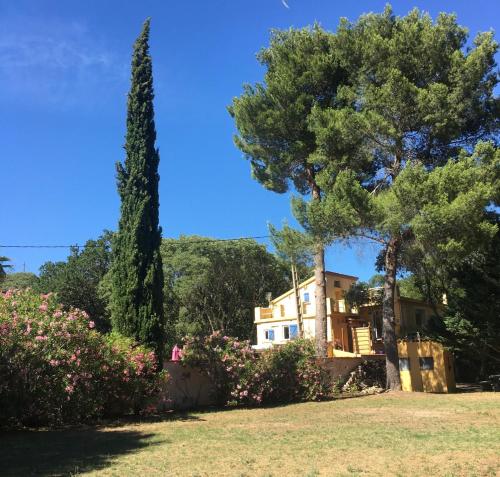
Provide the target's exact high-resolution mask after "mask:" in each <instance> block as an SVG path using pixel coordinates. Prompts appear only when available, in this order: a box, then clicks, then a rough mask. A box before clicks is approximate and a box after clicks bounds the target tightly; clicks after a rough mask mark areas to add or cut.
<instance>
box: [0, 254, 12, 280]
mask: <svg viewBox="0 0 500 477" xmlns="http://www.w3.org/2000/svg"><path fill="white" fill-rule="evenodd" d="M6 262H10V258H9V257H3V256H1V257H0V283H1V282H3V281H4V280H5V277H6V276H7V272H6V271H5V269H6V268H12V265H9V264H8V263H6Z"/></svg>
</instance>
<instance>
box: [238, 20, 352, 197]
mask: <svg viewBox="0 0 500 477" xmlns="http://www.w3.org/2000/svg"><path fill="white" fill-rule="evenodd" d="M258 60H259V62H260V63H261V65H263V66H264V67H265V68H266V74H265V76H264V81H263V83H258V84H257V85H256V86H255V87H252V86H250V85H245V89H244V93H243V94H242V95H241V97H239V98H234V99H233V103H232V105H231V106H230V108H229V112H230V113H231V115H232V116H233V117H234V119H235V121H236V126H237V128H238V132H239V135H238V136H237V137H236V138H235V143H236V145H237V147H238V148H239V149H240V150H241V151H243V153H244V154H245V157H246V158H247V159H249V160H250V162H251V165H252V171H253V174H254V177H255V178H256V179H257V180H258V181H259V182H260V183H261V184H262V185H263V186H264V187H266V188H267V189H270V190H274V191H276V192H285V191H287V190H288V188H289V185H290V183H292V184H293V185H294V187H295V189H296V190H297V191H299V192H300V193H301V194H306V193H308V192H310V191H311V182H312V181H313V180H314V173H315V167H314V157H313V156H314V153H315V152H316V149H317V145H316V138H315V135H314V133H313V132H312V131H311V130H310V128H309V116H310V114H311V112H312V110H313V108H314V107H327V106H328V105H330V104H332V102H333V101H334V100H335V97H336V94H337V85H338V83H339V82H340V81H341V80H342V79H343V76H344V72H343V70H342V69H341V68H340V67H339V65H338V61H337V60H336V58H335V57H334V55H333V54H332V48H331V37H330V36H329V35H328V34H327V33H326V32H325V31H324V30H322V29H321V28H320V27H319V26H318V25H315V26H314V27H313V28H304V29H301V30H294V29H290V30H285V31H279V30H273V32H272V35H271V41H270V45H269V47H268V48H264V49H262V50H261V51H260V53H259V55H258Z"/></svg>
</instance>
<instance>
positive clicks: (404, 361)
mask: <svg viewBox="0 0 500 477" xmlns="http://www.w3.org/2000/svg"><path fill="white" fill-rule="evenodd" d="M399 370H400V371H410V358H399Z"/></svg>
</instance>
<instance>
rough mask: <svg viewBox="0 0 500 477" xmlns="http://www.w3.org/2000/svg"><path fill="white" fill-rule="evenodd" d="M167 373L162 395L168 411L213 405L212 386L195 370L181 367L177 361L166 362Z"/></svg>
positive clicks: (206, 378)
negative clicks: (165, 400)
mask: <svg viewBox="0 0 500 477" xmlns="http://www.w3.org/2000/svg"><path fill="white" fill-rule="evenodd" d="M163 366H164V369H165V370H166V371H167V372H168V380H167V382H166V383H165V387H164V393H165V395H166V397H167V399H168V401H167V404H166V407H167V408H169V409H180V410H182V409H194V408H197V407H206V406H211V405H213V404H214V402H213V399H212V397H211V396H212V395H213V390H214V386H213V384H212V382H211V381H210V379H209V378H208V377H207V376H206V375H205V374H203V373H202V372H201V371H200V370H199V369H197V368H191V367H189V366H183V365H182V364H181V363H180V362H179V361H166V362H165V363H164V365H163Z"/></svg>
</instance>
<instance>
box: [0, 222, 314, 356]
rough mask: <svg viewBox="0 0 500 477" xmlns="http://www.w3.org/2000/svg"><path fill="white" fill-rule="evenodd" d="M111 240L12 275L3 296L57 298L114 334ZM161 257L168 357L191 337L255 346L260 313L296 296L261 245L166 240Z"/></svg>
mask: <svg viewBox="0 0 500 477" xmlns="http://www.w3.org/2000/svg"><path fill="white" fill-rule="evenodd" d="M112 236H113V234H112V233H111V232H109V231H106V232H104V233H103V235H101V237H99V238H98V239H97V240H89V241H87V242H86V244H85V246H84V247H83V248H82V249H81V250H80V249H78V248H73V249H71V252H70V255H69V256H68V259H67V260H66V261H60V262H46V263H45V264H44V265H42V267H41V268H40V274H39V276H36V275H35V274H31V273H11V274H7V277H6V280H5V281H4V282H3V283H2V289H4V290H6V289H8V288H26V287H31V288H33V289H35V290H36V291H38V292H40V293H50V292H53V293H56V294H57V298H58V301H59V302H60V303H61V304H63V305H64V306H65V307H66V308H68V309H69V308H70V307H75V308H79V309H82V310H84V311H86V312H87V313H88V314H89V317H90V319H92V321H94V322H95V324H96V327H97V328H98V329H99V330H101V331H103V332H107V331H109V330H110V329H111V321H110V310H109V296H110V279H109V277H110V273H109V270H110V265H111V240H112ZM161 256H162V262H163V275H164V287H163V291H164V305H163V306H164V313H165V317H166V330H165V335H166V337H167V349H169V348H170V347H171V346H173V345H174V344H175V343H180V341H181V339H182V338H183V337H184V336H185V335H188V334H197V335H208V334H211V333H212V332H213V331H215V330H222V331H224V332H225V333H227V334H228V335H231V336H238V337H240V338H241V339H252V338H253V329H254V326H253V313H254V307H255V306H261V305H266V304H267V297H266V295H267V294H268V293H271V294H272V296H273V297H276V296H278V295H280V294H281V293H283V292H285V291H286V290H288V289H289V288H291V276H290V268H289V264H288V263H286V262H285V261H284V260H283V259H281V258H279V257H277V256H276V255H274V254H272V253H270V252H268V251H267V249H266V247H265V246H264V245H260V244H259V243H257V242H256V241H254V240H238V241H216V240H213V239H210V238H209V237H201V236H183V237H181V238H179V239H163V241H162V245H161ZM309 273H311V271H310V269H309V268H308V267H307V266H301V267H300V270H299V274H300V276H301V278H302V279H303V278H307V277H308V276H309Z"/></svg>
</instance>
